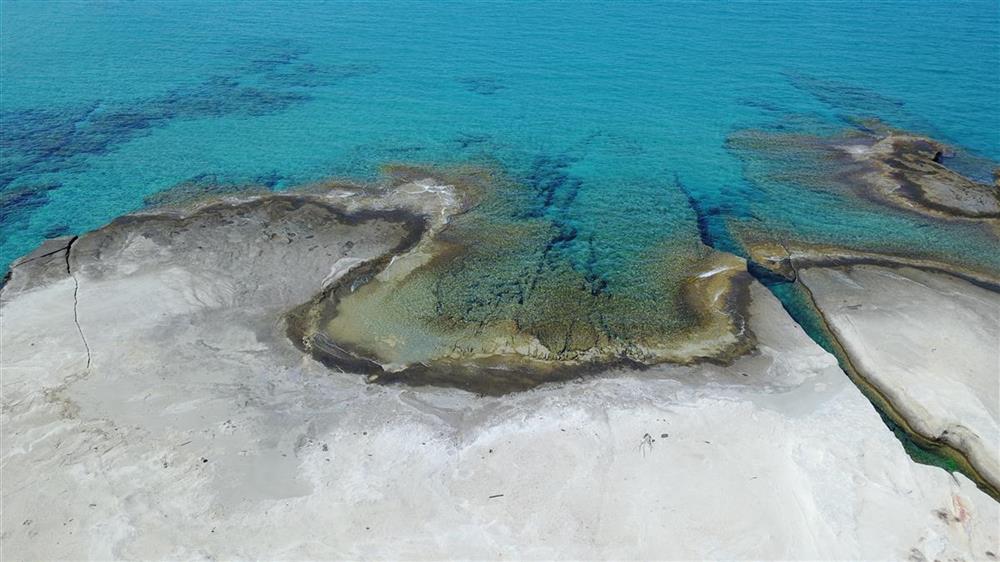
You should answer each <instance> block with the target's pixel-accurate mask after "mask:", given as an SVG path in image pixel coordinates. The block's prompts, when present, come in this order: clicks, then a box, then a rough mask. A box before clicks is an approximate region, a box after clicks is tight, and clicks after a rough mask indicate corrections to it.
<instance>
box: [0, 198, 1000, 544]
mask: <svg viewBox="0 0 1000 562" xmlns="http://www.w3.org/2000/svg"><path fill="white" fill-rule="evenodd" d="M289 212H291V211H289ZM296 212H299V211H296ZM301 212H303V213H307V215H306V216H305V218H303V219H301V220H302V221H306V222H310V221H311V223H316V224H318V223H317V221H319V219H318V218H316V217H319V216H321V215H319V214H316V213H318V212H316V213H314V212H313V211H310V210H309V208H308V207H303V208H302V210H301ZM308 213H314V214H308ZM265 214H266V215H267V217H269V218H268V219H267V222H266V233H267V235H266V236H263V237H260V238H254V239H253V240H254V242H253V243H250V244H245V243H240V240H241V239H243V238H245V237H246V236H247V235H248V233H250V232H253V229H254V226H253V225H254V223H253V221H252V220H251V219H252V218H253V216H254V215H253V213H249V214H242V215H239V217H242V218H240V219H238V220H237V219H227V220H225V221H222V222H221V223H219V224H216V225H215V226H214V227H213V229H208V228H206V229H200V228H197V225H195V226H191V227H190V228H187V227H185V228H186V230H185V229H173V230H171V229H166V230H168V231H170V232H173V234H170V235H169V236H167V235H165V234H163V232H164V229H162V228H160V229H157V230H150V229H145V230H144V229H142V228H138V227H137V228H136V229H135V230H130V228H132V227H129V226H128V225H126V226H125V227H123V228H125V230H124V231H123V232H121V233H119V234H120V236H117V237H111V238H112V240H111V242H107V243H99V242H100V240H99V239H96V238H88V237H87V236H85V237H82V238H81V239H80V240H79V241H77V242H76V243H75V245H74V246H73V250H72V252H71V256H70V259H69V260H68V262H67V263H69V269H70V271H71V273H68V274H66V275H65V276H63V277H62V278H59V277H58V276H56V277H55V278H53V279H51V280H48V281H46V282H45V283H43V284H40V285H35V286H32V285H31V284H30V283H27V284H18V285H17V286H16V287H15V288H5V289H4V292H3V294H2V295H0V297H3V298H2V299H0V321H2V333H0V345H2V351H3V353H2V394H3V395H2V409H0V422H2V445H0V471H2V484H0V500H2V505H3V510H2V515H0V523H2V528H0V539H2V540H0V548H2V556H3V559H4V560H39V559H46V560H50V559H95V560H111V559H344V558H351V559H471V558H474V559H500V558H505V559H510V558H517V559H557V558H558V559H567V558H571V559H598V558H600V559H626V558H627V559H633V558H644V559H649V558H654V559H677V558H684V559H702V558H712V559H719V558H730V559H731V558H737V559H750V558H752V559H820V558H822V559H832V558H838V559H844V558H850V559H859V558H866V559H888V558H892V559H902V558H913V559H918V560H919V559H926V560H934V559H940V560H952V559H955V560H959V559H964V560H989V559H993V558H995V557H996V555H997V554H998V553H1000V546H998V540H1000V539H998V526H1000V506H998V504H997V503H996V502H995V501H994V500H992V499H991V498H989V497H988V496H986V495H985V494H984V493H982V492H981V491H980V490H978V489H977V488H976V487H975V486H974V485H973V484H972V483H971V482H970V481H969V480H967V479H966V478H965V477H963V476H961V475H958V474H949V473H947V472H945V471H944V470H941V469H939V468H934V467H929V466H924V465H918V464H914V463H913V462H912V461H911V460H910V459H909V457H908V456H907V455H906V454H905V453H904V451H903V449H902V447H901V445H900V444H899V442H898V441H897V440H896V439H895V438H894V437H893V436H892V435H891V433H890V432H889V430H888V429H887V428H886V427H885V425H884V424H883V423H882V421H881V420H880V418H879V416H878V414H877V413H876V412H875V411H874V409H873V408H872V406H871V405H870V404H869V403H868V402H867V400H865V399H864V398H863V397H862V396H861V394H860V393H859V392H858V390H857V389H856V388H855V387H854V386H853V385H852V384H851V383H850V381H849V380H848V379H847V378H846V376H845V375H844V374H843V373H842V372H841V371H840V369H839V367H838V366H837V364H836V362H835V360H834V359H833V357H832V356H830V355H829V354H827V353H826V352H824V351H823V350H821V349H820V348H819V347H817V346H816V345H815V344H814V343H813V342H812V341H811V340H809V339H808V338H807V337H806V336H805V334H803V333H802V331H801V330H800V329H799V328H798V326H796V325H795V324H794V323H793V322H792V320H791V319H790V318H789V317H788V316H787V315H786V314H785V312H784V311H783V310H782V308H781V306H780V305H779V304H778V303H777V301H776V300H775V299H774V298H773V297H772V296H771V295H770V293H768V292H767V291H766V290H765V289H764V288H763V287H761V286H760V285H756V284H755V285H754V286H753V287H752V291H751V293H752V296H753V303H752V305H751V307H750V311H751V315H752V316H751V319H750V326H751V328H752V329H753V330H754V331H755V333H756V335H757V337H758V340H759V341H760V346H759V349H758V351H757V352H756V353H754V354H753V355H750V356H747V357H745V358H743V359H741V360H739V361H737V362H736V363H735V364H733V365H731V366H729V367H719V366H713V365H702V366H695V367H664V368H658V369H651V370H647V371H645V372H643V373H629V372H618V373H610V374H606V375H601V376H591V377H588V378H586V379H584V380H580V381H577V382H569V383H563V384H555V385H547V386H543V387H540V388H537V389H535V390H533V391H529V392H524V393H518V394H513V395H508V396H503V397H479V396H476V395H473V394H469V393H466V392H463V391H459V390H454V389H441V388H414V387H406V386H388V387H387V386H380V385H374V384H366V383H365V382H364V379H363V378H362V377H359V376H356V375H353V374H349V373H339V372H332V371H330V370H329V369H327V368H325V367H323V366H322V365H319V364H317V363H315V362H314V361H312V360H311V359H308V358H306V357H304V356H303V354H302V353H301V352H300V351H299V350H297V349H295V348H294V347H293V346H292V345H291V344H290V343H289V341H288V340H287V338H286V337H285V334H284V326H283V322H282V320H281V318H282V314H283V313H282V311H283V310H287V309H288V308H289V307H291V306H294V305H295V304H297V303H299V302H302V300H303V299H305V298H308V296H309V295H310V294H311V292H313V291H317V290H319V289H320V287H321V286H322V283H323V280H324V278H326V277H327V276H328V275H329V274H330V268H331V264H333V263H336V262H337V260H340V259H344V258H345V257H362V258H364V257H366V256H367V257H370V256H373V255H377V254H378V253H379V252H382V251H385V248H387V247H390V246H392V244H393V243H394V242H391V243H390V242H387V243H386V244H383V245H378V244H372V243H370V242H369V243H365V242H364V241H365V240H369V241H370V240H373V239H377V236H382V237H387V238H391V236H390V234H389V233H391V232H395V231H394V230H392V229H391V228H389V227H388V226H385V225H379V224H367V223H365V224H361V225H354V226H352V227H350V228H348V227H347V226H343V229H342V232H341V231H340V230H337V231H336V232H337V233H338V234H336V236H340V237H341V238H342V239H344V240H346V239H347V238H351V239H352V240H354V241H355V242H356V243H355V244H353V245H346V244H340V243H335V242H336V240H334V239H330V240H325V241H317V240H315V239H310V240H308V241H304V240H303V239H304V236H303V235H302V232H301V231H300V230H299V229H298V227H297V226H296V225H297V224H298V223H296V222H295V221H291V222H288V221H285V222H282V219H281V215H280V213H278V211H273V212H272V211H268V213H265ZM310 217H312V218H310ZM140 226H141V225H140ZM188 226H190V225H188ZM337 228H341V227H339V226H338V227H337ZM352 228H353V229H356V230H352ZM240 229H242V230H240ZM201 232H204V233H205V234H204V235H202V234H199V233H201ZM274 233H278V235H275V236H272V234H274ZM292 234H295V236H292ZM88 236H89V235H88ZM178 236H179V237H184V236H187V237H195V238H191V239H188V238H185V240H187V243H185V244H178V243H176V242H177V240H178V239H177V238H176V237H178ZM373 237H376V238H373ZM95 240H96V241H95ZM318 242H322V243H321V244H320V246H321V247H323V248H326V249H329V254H330V255H317V254H316V250H315V249H313V250H310V248H314V247H315V245H316V244H317V243H318ZM102 244H103V245H102ZM95 248H99V249H101V251H100V252H96V250H95ZM192 248H201V249H199V250H198V251H199V252H206V251H211V252H212V253H210V254H203V253H199V254H197V255H194V254H191V253H190V252H193V251H194V250H193V249H192ZM77 252H79V253H77ZM55 258H58V259H62V256H58V255H56V256H55ZM154 258H155V259H154ZM52 271H58V269H57V268H56V269H53V270H52ZM234 272H238V273H239V275H234ZM276 272H277V273H276ZM53 275H55V274H54V273H53ZM15 289H16V290H15ZM74 297H75V298H74ZM257 303H262V304H259V305H258V304H257ZM77 322H78V324H79V329H78V328H77V325H76V324H77ZM81 334H82V337H81ZM84 339H85V340H86V345H84V344H83V341H84ZM88 358H89V359H88ZM88 362H89V364H88Z"/></svg>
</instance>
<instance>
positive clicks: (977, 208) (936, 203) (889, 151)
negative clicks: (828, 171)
mask: <svg viewBox="0 0 1000 562" xmlns="http://www.w3.org/2000/svg"><path fill="white" fill-rule="evenodd" d="M839 148H840V149H841V150H844V151H845V152H846V153H848V154H850V155H851V157H852V158H854V159H856V160H857V161H859V162H863V163H865V164H867V169H866V170H865V171H864V172H862V173H861V174H860V175H861V177H862V178H864V180H866V182H867V183H868V184H869V186H870V189H871V190H872V191H873V192H875V193H878V194H880V195H881V196H882V197H885V198H886V200H887V201H890V202H892V203H893V204H895V205H899V206H901V207H903V208H907V209H914V210H917V211H919V212H922V213H926V214H929V215H934V216H943V217H968V218H977V219H986V218H989V219H997V218H1000V189H998V188H997V186H996V185H990V184H988V183H981V182H977V181H973V180H971V179H969V178H966V177H965V176H963V175H961V174H959V173H957V172H954V171H952V170H951V169H949V168H947V167H946V166H945V165H944V164H943V163H942V162H943V155H944V154H945V153H946V152H947V151H948V148H947V147H946V146H945V145H943V144H941V143H938V142H936V141H934V140H932V139H929V138H926V137H920V136H916V135H910V134H905V133H898V132H892V133H889V134H886V135H884V136H882V137H879V138H877V139H876V140H874V142H870V143H869V142H856V143H855V142H848V143H844V144H842V145H839Z"/></svg>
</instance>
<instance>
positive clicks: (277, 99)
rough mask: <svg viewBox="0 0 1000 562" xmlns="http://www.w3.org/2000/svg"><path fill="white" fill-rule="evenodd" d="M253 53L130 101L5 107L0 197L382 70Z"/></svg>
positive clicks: (286, 50) (294, 51)
mask: <svg viewBox="0 0 1000 562" xmlns="http://www.w3.org/2000/svg"><path fill="white" fill-rule="evenodd" d="M255 49H256V50H257V51H258V52H259V53H260V54H259V55H258V56H257V57H255V58H254V59H252V60H251V61H250V62H248V63H246V64H243V65H241V66H239V67H237V68H235V69H233V70H232V71H231V72H227V73H220V74H217V75H215V76H211V77H208V78H206V79H204V80H203V81H201V82H200V83H197V84H194V85H191V86H185V87H177V88H173V89H170V90H168V91H166V92H164V93H163V94H161V95H158V96H153V97H149V98H144V99H135V100H131V101H129V102H127V103H106V102H104V101H100V100H98V101H95V102H94V103H92V104H90V105H85V106H73V107H63V108H49V107H46V108H36V109H24V110H14V111H9V110H4V111H3V112H2V113H0V126H2V128H3V131H4V133H3V135H2V136H0V150H2V151H3V155H4V157H3V159H2V162H0V192H7V191H18V190H20V191H19V192H23V190H30V186H29V185H28V184H27V182H30V181H31V178H33V177H38V176H39V175H43V174H54V173H61V172H67V171H73V170H75V169H77V170H78V169H82V168H83V167H85V166H86V165H87V158H88V157H91V156H99V155H104V154H108V153H110V152H111V151H113V150H115V149H116V148H118V147H119V146H120V145H122V144H124V143H127V142H129V141H131V140H133V139H135V138H137V137H140V136H142V135H146V134H148V133H149V132H150V131H152V130H155V129H158V128H162V127H166V126H168V125H169V124H170V123H173V122H176V121H182V120H191V119H204V118H212V117H220V116H247V117H256V116H262V115H271V114H274V113H278V112H281V111H284V110H286V109H289V108H291V107H293V106H296V105H299V104H302V103H304V102H307V101H309V100H310V99H312V94H311V90H313V89H315V88H321V87H324V86H329V85H331V84H335V83H338V82H340V81H343V80H347V79H350V78H354V77H358V76H364V75H367V74H372V73H375V72H378V71H379V68H378V67H377V66H375V65H372V64H367V63H343V64H324V65H320V64H314V63H311V62H308V61H307V60H305V59H304V57H305V55H306V54H307V50H305V49H303V48H300V47H295V46H287V45H286V46H279V47H271V48H269V49H261V48H260V47H259V46H255ZM14 203H24V202H23V201H20V200H18V201H14ZM29 203H30V202H29ZM36 207H37V205H33V204H28V203H25V204H21V205H19V206H18V207H17V208H18V209H19V211H18V212H22V213H30V212H31V211H32V209H34V208H36ZM3 224H5V225H6V224H7V223H6V222H5V223H3Z"/></svg>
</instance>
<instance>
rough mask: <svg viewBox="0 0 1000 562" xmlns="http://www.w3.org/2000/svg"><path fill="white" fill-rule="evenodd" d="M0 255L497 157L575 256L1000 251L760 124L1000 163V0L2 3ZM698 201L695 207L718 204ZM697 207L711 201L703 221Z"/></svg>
mask: <svg viewBox="0 0 1000 562" xmlns="http://www.w3.org/2000/svg"><path fill="white" fill-rule="evenodd" d="M0 41H2V53H0V54H2V59H0V105H2V123H0V125H2V143H0V148H2V164H0V195H2V198H3V199H2V201H3V207H2V210H0V244H2V254H0V268H6V266H7V265H8V264H9V263H10V261H12V260H13V259H14V258H16V257H17V256H19V255H21V254H23V253H25V252H27V251H29V250H30V249H32V248H33V247H34V246H36V245H37V244H38V243H39V242H40V241H41V240H43V239H44V238H46V237H49V236H55V235H60V234H66V233H79V232H83V231H86V230H89V229H92V228H95V227H97V226H100V225H101V224H103V223H105V222H107V221H109V220H110V219H112V218H113V217H115V216H117V215H120V214H123V213H126V212H129V211H132V210H135V209H138V208H141V207H142V206H143V205H144V201H145V200H146V198H147V197H149V196H151V195H153V194H155V193H157V192H159V191H162V190H164V189H168V188H170V187H172V186H175V185H177V184H181V183H185V182H187V183H190V184H191V185H195V186H200V185H204V186H205V188H206V189H210V188H211V186H217V185H220V184H221V185H238V184H247V183H253V184H263V185H267V186H268V187H271V188H273V189H283V188H287V187H290V186H294V185H296V184H301V183H303V182H309V181H312V180H318V179H322V178H327V177H331V176H334V177H345V178H356V179H367V178H373V177H375V176H376V175H377V173H378V167H379V166H380V165H382V164H385V163H390V162H404V163H423V164H433V165H446V164H454V163H483V162H487V163H490V164H491V165H495V166H499V167H501V168H503V169H504V170H505V171H506V172H507V173H509V174H511V176H512V177H514V178H517V179H518V180H519V181H521V182H523V183H525V184H527V185H529V186H530V187H531V188H533V189H536V190H537V191H538V192H539V193H540V194H542V197H541V198H540V200H541V201H542V202H541V203H540V206H541V208H540V209H539V211H538V212H539V213H542V214H543V215H544V216H546V217H548V218H550V219H551V220H552V221H553V222H554V223H556V224H558V225H560V228H563V229H564V230H565V231H566V232H569V233H571V235H568V236H566V237H565V240H563V241H562V242H563V243H562V244H561V246H560V247H559V249H558V250H559V251H560V252H562V253H563V254H564V255H565V259H566V260H568V261H569V262H570V263H572V264H573V265H574V267H581V268H588V269H590V270H592V272H594V271H596V272H597V274H598V275H607V276H608V277H609V278H611V279H612V285H613V277H614V275H615V272H616V271H620V270H621V269H622V268H626V267H627V266H628V264H629V260H630V256H635V255H637V254H638V253H641V251H642V250H643V249H644V248H645V247H647V246H648V245H650V244H653V243H657V241H659V240H663V239H665V238H666V239H669V238H672V237H673V238H685V239H686V238H690V237H696V238H697V237H700V238H701V239H703V240H708V241H710V242H712V243H714V244H716V245H717V246H718V247H721V248H724V249H727V246H730V243H729V242H728V237H727V235H726V225H727V224H729V222H730V221H747V220H751V221H754V222H755V223H756V224H758V225H763V227H764V228H776V229H788V230H793V231H796V232H801V233H805V235H807V236H811V237H815V238H819V239H826V238H829V239H830V240H834V241H841V242H844V241H847V242H856V243H857V244H859V245H865V244H868V245H871V244H887V245H889V246H893V247H906V246H913V247H920V248H931V249H933V250H935V251H939V252H944V253H949V254H953V255H955V256H957V257H958V259H962V260H965V261H969V262H985V263H987V264H989V265H991V266H996V267H998V268H1000V256H998V255H997V254H998V253H997V252H996V251H995V249H993V248H990V247H985V248H984V247H983V246H982V245H981V244H977V243H970V242H969V238H968V237H967V236H965V235H964V234H962V233H961V232H959V233H957V234H952V233H947V232H944V233H943V232H941V231H939V230H937V229H935V228H931V227H929V226H928V224H926V221H923V220H922V219H919V218H916V217H909V216H903V215H894V214H892V213H885V212H881V211H879V210H877V209H866V208H864V207H863V206H862V207H851V208H847V207H845V205H843V204H841V202H840V201H839V200H838V199H837V198H836V197H834V196H831V195H830V194H824V193H820V192H810V191H809V190H808V189H803V188H802V186H796V185H794V182H787V181H786V182H783V183H781V184H780V185H778V184H774V185H767V184H766V183H767V182H762V181H761V180H760V178H759V177H755V176H754V174H753V173H752V170H753V162H752V161H749V160H748V159H747V157H746V155H741V154H739V153H738V152H736V151H734V150H732V148H731V147H730V146H729V145H728V143H727V139H729V138H730V137H731V136H732V135H733V134H734V133H736V132H738V131H740V130H743V129H747V128H764V129H767V130H795V131H801V132H806V133H824V132H832V131H837V130H840V129H844V128H848V127H851V126H852V123H854V120H855V119H857V118H870V117H874V118H878V119H880V120H882V121H884V122H886V123H888V124H889V125H891V126H894V127H900V128H905V129H909V130H914V131H917V132H921V133H925V134H928V135H931V136H934V137H936V138H938V139H940V140H942V141H945V142H948V143H951V144H953V145H955V146H956V147H959V151H958V152H957V155H956V158H955V159H954V162H953V165H955V166H957V167H963V169H965V170H966V171H968V172H969V173H971V174H973V175H978V177H980V179H987V178H988V175H989V171H990V166H992V165H993V164H992V163H991V162H996V161H997V160H1000V103H998V100H1000V3H998V2H996V1H995V0H987V1H969V2H957V3H944V2H933V3H932V2H919V3H918V2H894V1H887V2H877V3H876V2H841V1H830V2H826V1H824V2H813V1H804V2H791V1H779V2H730V3H721V2H656V3H654V2H614V3H612V2H602V3H590V2H516V3H515V2H460V3H459V2H388V1H387V2H305V1H301V2H240V3H236V2H201V1H199V2H184V1H170V2H153V1H132V2H124V1H122V2H118V1H109V2H82V1H81V2H77V1H68V0H53V1H22V0H4V1H3V2H2V3H0ZM696 210H697V213H696ZM699 213H700V219H699Z"/></svg>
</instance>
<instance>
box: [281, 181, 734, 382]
mask: <svg viewBox="0 0 1000 562" xmlns="http://www.w3.org/2000/svg"><path fill="white" fill-rule="evenodd" d="M387 171H388V172H389V175H390V176H391V178H392V184H393V186H392V188H391V190H392V193H395V194H397V196H398V194H411V195H412V194H424V195H426V194H436V196H437V197H438V198H439V199H440V200H441V201H442V204H441V206H440V207H439V208H438V209H436V213H435V214H432V215H429V216H428V228H427V231H426V232H425V233H424V235H423V237H422V238H421V240H420V241H419V242H418V243H417V244H415V245H414V246H413V247H412V248H410V249H408V250H407V251H406V252H404V253H401V254H398V255H392V256H384V257H383V258H381V259H379V260H375V261H373V262H369V263H366V264H363V265H359V266H358V267H356V268H354V269H352V270H351V271H350V272H349V273H346V274H344V275H343V277H341V278H340V279H339V280H338V281H337V282H336V283H335V284H334V285H332V286H331V287H330V288H329V289H328V290H327V291H325V292H324V293H322V294H321V295H319V296H317V297H316V298H315V299H313V300H312V301H311V302H309V303H306V304H304V305H303V306H302V307H300V308H299V309H297V310H296V311H294V312H293V313H292V314H290V316H289V330H290V334H291V335H292V337H293V339H295V340H296V341H297V342H300V345H302V346H303V347H304V348H306V349H308V350H309V351H310V352H311V353H313V355H314V356H316V357H317V358H319V359H321V360H323V361H325V362H328V363H330V364H333V365H337V366H340V367H343V368H349V369H351V370H355V371H362V372H365V373H367V374H369V375H371V376H372V378H373V379H377V380H383V381H391V380H406V379H408V378H413V379H414V380H428V379H430V380H434V381H437V382H446V383H448V384H456V385H459V386H465V387H468V385H469V384H473V383H474V384H475V385H476V387H477V388H479V389H480V390H483V391H505V390H513V389H516V388H524V387H528V386H533V385H535V384H538V383H539V382H544V381H546V380H553V379H559V378H567V377H575V376H579V374H580V373H581V367H582V368H584V369H585V368H587V367H598V366H607V365H608V364H613V363H620V362H626V363H631V364H638V365H649V364H654V363H659V362H664V361H670V362H678V363H686V362H692V361H698V360H713V361H723V362H724V361H728V360H730V359H732V358H733V357H736V356H738V355H740V354H742V353H744V352H746V351H747V350H749V349H750V348H752V346H753V335H752V333H751V332H750V331H749V330H748V329H747V328H746V326H745V320H744V316H745V315H744V308H745V306H746V301H747V286H748V283H749V280H750V277H749V275H748V274H747V272H746V268H745V264H744V262H743V260H742V259H740V258H737V257H735V256H732V255H730V254H725V253H722V252H718V251H715V250H713V249H711V248H709V247H707V246H704V245H702V244H701V243H700V242H698V241H697V240H696V239H694V240H690V241H687V240H683V241H677V240H672V241H671V240H668V239H664V240H663V241H662V243H661V244H659V245H654V246H653V247H650V248H648V251H647V252H646V253H645V254H644V255H643V256H642V257H641V259H640V260H638V261H637V262H636V263H627V264H624V265H623V267H627V268H629V269H630V275H628V276H618V277H611V276H608V277H600V276H598V275H595V274H594V271H592V270H590V271H588V270H587V269H586V268H581V267H579V266H577V265H576V263H575V262H574V261H573V260H571V259H569V258H567V257H566V255H565V254H563V253H561V252H560V244H563V243H565V242H566V241H567V239H568V237H571V236H572V235H573V234H572V232H571V231H568V230H567V228H566V227H565V226H563V225H560V224H558V223H556V222H554V221H552V220H550V219H548V218H546V217H545V216H542V215H539V214H538V213H533V212H532V209H533V207H532V205H533V204H534V200H535V198H536V196H537V193H536V192H535V191H533V190H531V189H529V188H527V187H526V186H525V185H523V184H520V183H518V182H517V181H514V180H512V179H510V178H508V177H507V176H505V175H504V174H502V173H498V172H495V171H491V170H485V169H467V170H449V171H441V170H422V169H419V168H404V167H397V168H389V169H388V170H387ZM486 380H491V381H493V382H492V383H491V384H489V385H488V388H484V387H483V386H482V384H480V383H482V382H483V381H486Z"/></svg>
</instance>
